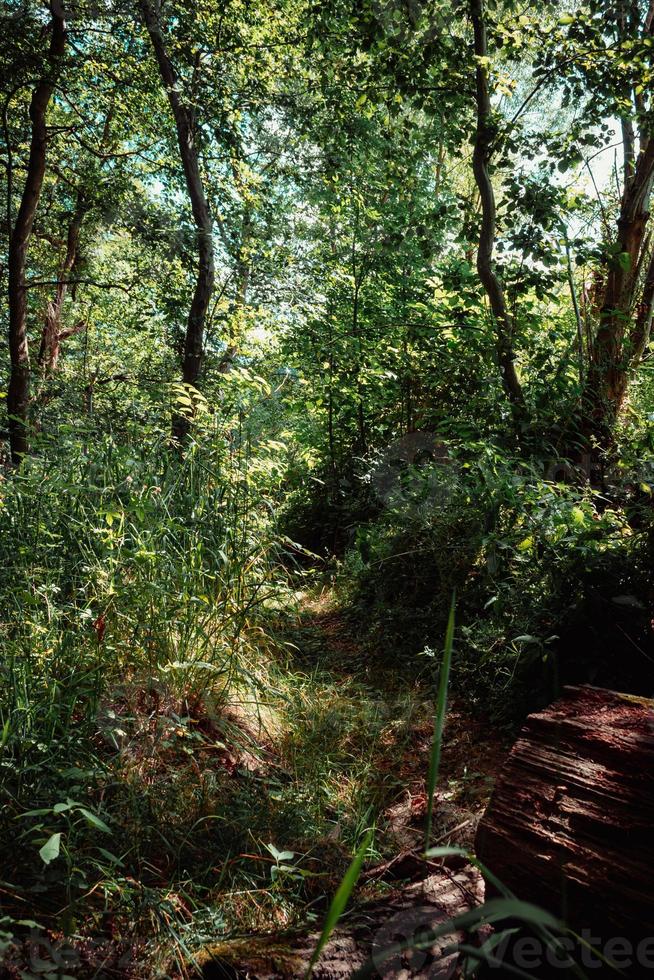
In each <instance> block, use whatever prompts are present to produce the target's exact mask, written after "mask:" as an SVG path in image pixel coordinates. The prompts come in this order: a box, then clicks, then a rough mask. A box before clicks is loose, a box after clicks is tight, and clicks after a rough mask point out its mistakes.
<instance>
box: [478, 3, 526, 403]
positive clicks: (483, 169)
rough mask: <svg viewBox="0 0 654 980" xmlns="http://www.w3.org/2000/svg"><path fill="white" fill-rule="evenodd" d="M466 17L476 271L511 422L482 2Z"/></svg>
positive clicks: (514, 392)
mask: <svg viewBox="0 0 654 980" xmlns="http://www.w3.org/2000/svg"><path fill="white" fill-rule="evenodd" d="M470 16H471V19H472V25H473V28H474V35H475V56H476V59H477V66H476V101H477V131H476V135H475V146H474V152H473V157H472V169H473V172H474V175H475V181H476V183H477V187H478V189H479V197H480V199H481V215H482V218H481V231H480V234H479V247H478V250H477V271H478V273H479V278H480V279H481V283H482V285H483V287H484V289H485V290H486V294H487V296H488V301H489V303H490V308H491V312H492V314H493V319H494V321H495V331H496V343H497V357H498V361H499V366H500V373H501V376H502V385H503V388H504V391H505V394H506V397H507V398H508V400H509V402H510V404H511V409H512V412H513V416H514V419H515V420H516V422H520V421H522V420H524V419H525V417H526V414H527V411H526V405H525V399H524V394H523V391H522V385H521V384H520V379H519V378H518V374H517V372H516V369H515V352H514V350H513V335H514V333H515V324H514V321H513V317H512V315H511V313H510V312H509V308H508V306H507V304H506V298H505V296H504V290H503V288H502V283H501V282H500V280H499V278H498V276H497V273H496V272H495V268H494V263H493V249H494V245H495V220H496V207H495V194H494V192H493V184H492V181H491V178H490V174H489V172H488V164H489V161H490V158H491V154H492V146H493V137H494V135H495V127H494V126H493V121H492V112H491V102H490V93H489V89H488V68H487V61H486V59H487V58H488V39H487V35H486V23H485V20H484V6H483V0H471V2H470Z"/></svg>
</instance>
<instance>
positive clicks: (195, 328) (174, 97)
mask: <svg viewBox="0 0 654 980" xmlns="http://www.w3.org/2000/svg"><path fill="white" fill-rule="evenodd" d="M140 5H141V13H142V15H143V22H144V24H145V27H146V29H147V32H148V35H149V37H150V40H151V42H152V48H153V50H154V53H155V57H156V60H157V64H158V66H159V72H160V75H161V79H162V81H163V84H164V86H165V88H166V94H167V96H168V101H169V103H170V108H171V110H172V113H173V118H174V120H175V127H176V130H177V140H178V144H179V152H180V157H181V160H182V166H183V169H184V176H185V179H186V188H187V191H188V195H189V198H190V201H191V208H192V211H193V218H194V220H195V225H196V230H197V248H198V268H197V278H196V283H195V290H194V293H193V299H192V301H191V307H190V309H189V314H188V321H187V326H186V336H185V339H184V353H183V359H182V380H183V382H184V383H185V384H187V385H192V386H193V387H195V386H197V383H198V381H199V379H200V374H201V370H202V358H203V348H204V328H205V322H206V318H207V311H208V309H209V304H210V302H211V294H212V292H213V286H214V275H215V273H214V247H213V221H212V217H211V213H210V210H209V205H208V203H207V197H206V194H205V190H204V185H203V181H202V175H201V173H200V164H199V158H198V152H197V146H196V136H195V120H194V114H193V111H192V109H191V107H190V106H189V105H188V103H187V102H186V101H185V100H184V98H183V96H182V93H181V89H180V83H179V81H178V78H177V74H176V72H175V69H174V67H173V64H172V61H171V59H170V57H169V55H168V52H167V50H166V44H165V41H164V37H163V33H162V30H161V24H160V22H159V18H158V16H157V13H156V11H155V8H154V6H153V4H152V2H151V0H140ZM189 428H190V421H189V418H188V415H186V414H184V415H182V414H176V415H175V417H174V419H173V435H174V436H175V438H177V439H179V440H183V439H184V438H185V437H186V435H187V434H188V431H189Z"/></svg>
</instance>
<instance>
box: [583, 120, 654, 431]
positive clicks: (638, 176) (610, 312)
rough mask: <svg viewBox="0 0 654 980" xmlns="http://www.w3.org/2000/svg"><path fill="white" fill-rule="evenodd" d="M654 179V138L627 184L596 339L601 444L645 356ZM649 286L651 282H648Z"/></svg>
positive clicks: (595, 412) (595, 416)
mask: <svg viewBox="0 0 654 980" xmlns="http://www.w3.org/2000/svg"><path fill="white" fill-rule="evenodd" d="M653 183H654V139H650V140H649V141H648V143H647V145H646V147H645V149H644V150H641V152H640V154H639V156H638V159H637V161H636V166H635V171H634V174H633V176H632V178H631V180H630V181H629V183H628V184H627V186H626V187H625V190H624V194H623V197H622V204H621V208H620V217H619V219H618V230H617V236H616V241H615V243H614V247H613V254H612V256H611V259H610V265H609V269H608V272H607V277H606V286H605V289H604V299H603V302H602V309H601V311H600V322H599V328H598V331H597V335H596V337H595V340H594V342H593V346H592V352H591V362H590V365H589V370H588V377H587V382H586V392H585V405H586V407H585V415H586V419H587V429H588V433H589V434H590V435H593V436H595V437H596V438H597V439H598V440H599V442H600V444H601V445H603V446H606V445H607V444H609V443H610V440H611V436H612V432H613V428H614V425H615V422H616V420H617V418H618V416H619V413H620V409H621V408H622V404H623V402H624V397H625V395H626V392H627V385H628V381H629V375H630V371H631V369H632V367H633V366H634V365H635V363H636V355H637V359H640V356H642V350H641V349H640V347H641V341H640V338H639V332H640V329H639V324H638V318H637V317H636V318H634V314H635V309H634V307H635V306H636V305H637V304H636V302H635V300H636V296H637V293H638V290H639V289H640V282H639V277H638V272H639V270H640V269H641V266H642V255H641V250H642V249H643V243H644V239H645V228H646V225H647V221H648V219H649V201H650V197H651V193H652V185H653ZM646 288H647V286H646Z"/></svg>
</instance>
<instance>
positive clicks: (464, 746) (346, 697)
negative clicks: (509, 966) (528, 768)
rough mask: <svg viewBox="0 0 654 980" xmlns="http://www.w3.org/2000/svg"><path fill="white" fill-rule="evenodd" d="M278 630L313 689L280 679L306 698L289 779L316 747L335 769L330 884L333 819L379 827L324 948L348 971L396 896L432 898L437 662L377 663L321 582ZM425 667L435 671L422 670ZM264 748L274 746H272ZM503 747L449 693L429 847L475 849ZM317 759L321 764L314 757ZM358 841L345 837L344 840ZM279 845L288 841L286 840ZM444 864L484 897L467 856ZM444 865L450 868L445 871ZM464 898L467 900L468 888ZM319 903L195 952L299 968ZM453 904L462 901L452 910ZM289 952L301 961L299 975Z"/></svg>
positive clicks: (336, 831) (339, 972) (333, 841)
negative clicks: (296, 916)
mask: <svg viewBox="0 0 654 980" xmlns="http://www.w3.org/2000/svg"><path fill="white" fill-rule="evenodd" d="M284 635H285V638H286V642H287V643H288V644H289V649H290V650H291V663H292V670H291V672H290V675H289V676H290V677H291V679H293V678H295V679H296V681H297V680H298V679H299V678H304V683H306V682H307V681H308V683H309V685H310V689H312V690H311V693H310V696H309V697H307V694H309V691H307V690H306V689H305V690H302V691H301V692H298V690H295V692H293V691H292V690H289V694H290V695H291V697H293V696H294V694H295V695H297V694H298V693H300V703H303V704H304V708H305V709H308V714H307V715H306V716H305V717H304V719H303V721H304V725H303V726H302V727H303V728H304V726H306V728H304V730H303V731H302V732H301V733H299V738H300V746H301V747H302V749H303V751H304V752H305V753H307V755H306V756H305V758H304V759H303V760H301V761H300V771H299V772H297V774H296V777H297V779H298V789H299V790H300V789H302V788H303V789H304V790H305V791H306V788H307V780H306V778H305V777H306V773H305V772H304V770H305V768H306V763H307V760H308V759H312V758H313V759H314V761H315V759H316V757H317V758H320V759H322V760H323V763H324V764H325V765H324V769H325V770H326V769H329V768H330V767H331V769H332V771H331V772H330V773H329V777H328V778H327V783H331V784H332V785H331V786H328V787H327V794H326V801H325V802H326V806H325V812H324V813H323V815H322V817H323V820H325V818H326V819H327V822H328V823H331V826H330V827H329V829H328V830H326V833H325V828H324V827H323V834H324V840H323V844H324V845H326V846H323V847H322V848H321V859H322V861H323V862H324V871H323V873H324V874H325V875H326V879H327V880H328V881H330V883H331V884H332V890H333V889H335V887H336V885H337V884H338V876H339V874H342V870H343V865H342V863H340V862H339V861H338V860H336V861H335V862H331V861H330V845H334V848H336V847H338V845H339V842H340V841H341V840H342V838H343V836H344V832H343V829H342V827H341V823H340V820H342V822H343V824H347V825H348V826H349V828H350V830H349V833H350V835H351V832H352V827H353V826H356V829H357V833H358V836H359V837H360V836H361V835H362V833H363V831H364V830H365V829H366V828H367V827H368V826H374V827H375V828H376V838H375V839H376V848H377V855H376V859H374V860H372V861H369V862H368V864H367V866H366V869H365V870H364V873H363V875H362V877H361V880H360V883H359V887H358V889H357V893H356V898H355V901H354V902H353V903H352V904H353V907H354V911H351V912H349V913H348V914H347V915H346V917H345V924H344V925H343V926H342V928H341V929H340V934H339V937H338V940H337V942H336V943H335V944H333V946H334V948H333V949H332V952H331V956H329V955H328V956H327V959H329V960H330V962H329V964H328V965H325V966H324V967H323V972H319V974H318V975H319V976H320V977H323V976H324V977H330V978H331V977H332V976H333V977H340V976H349V972H348V971H347V969H344V963H346V962H347V961H348V958H351V959H352V963H351V965H352V966H354V965H356V963H355V962H354V960H355V959H356V955H357V953H358V951H359V947H361V948H366V947H367V948H370V946H371V944H372V943H374V933H375V931H377V932H379V928H380V922H381V923H383V922H384V920H385V919H387V920H397V919H398V916H401V915H403V914H404V912H401V911H399V910H402V909H404V907H405V906H407V907H408V905H411V906H412V907H415V906H417V905H422V906H424V905H425V903H426V902H429V901H431V900H432V898H433V895H431V894H430V889H431V891H432V892H433V890H434V887H435V885H434V883H435V882H438V879H437V878H435V877H433V872H434V870H435V865H434V863H433V862H428V861H427V862H426V861H424V860H423V859H422V858H421V856H420V855H421V852H422V851H423V850H424V834H425V819H426V813H427V796H426V793H425V780H426V773H427V765H428V759H429V755H430V750H431V744H432V738H433V719H434V713H435V692H436V684H437V676H436V672H435V671H431V672H429V671H426V672H425V671H423V672H422V676H421V677H420V678H416V676H415V673H414V674H413V675H409V673H408V672H407V671H405V670H403V669H402V667H401V665H394V666H391V665H389V657H388V656H385V657H384V658H383V665H380V662H379V659H378V658H376V657H375V656H374V651H371V650H370V649H369V645H368V642H367V641H366V640H365V639H364V637H363V635H362V631H361V629H360V628H359V626H358V624H357V622H356V619H355V618H354V616H353V614H352V613H351V612H350V611H349V610H347V609H344V608H343V607H341V606H340V605H339V602H338V599H337V598H336V596H335V595H334V593H333V592H332V591H330V590H329V589H324V590H322V591H320V592H319V593H317V594H314V595H313V596H309V597H307V598H306V599H305V600H304V601H303V602H302V603H301V606H300V608H299V611H298V614H297V616H296V618H295V619H294V621H293V622H292V623H291V624H290V625H287V626H286V628H285V630H284ZM426 673H431V674H432V676H431V677H427V676H425V675H426ZM291 683H292V681H291ZM300 686H301V687H302V686H303V685H302V684H301V685H300ZM302 713H303V712H302V709H301V710H300V714H302ZM284 741H285V739H284V738H282V745H281V746H279V755H278V757H277V760H276V761H277V762H278V764H280V765H282V766H288V764H289V758H288V751H287V749H288V743H287V744H286V748H285V747H284V744H283V743H284ZM311 742H313V745H311V744H310V743H311ZM271 748H273V752H274V751H275V747H274V746H271ZM508 749H509V743H508V741H507V737H506V735H505V734H504V733H502V732H500V731H497V730H496V729H495V728H494V726H493V725H492V724H491V723H490V721H489V719H488V717H486V716H485V715H484V714H483V713H482V712H479V711H475V710H473V708H472V707H471V706H470V705H469V704H466V703H465V701H464V699H463V698H458V699H457V698H454V699H452V700H451V702H450V705H449V709H448V713H447V720H446V727H445V734H444V744H443V752H442V760H441V769H440V779H439V787H438V790H437V793H436V801H435V809H434V822H433V829H432V836H431V846H438V845H451V846H457V847H461V848H464V849H466V850H467V849H471V850H472V849H474V838H475V833H476V829H477V825H478V823H479V820H480V818H481V816H482V814H483V812H484V809H485V807H486V805H487V803H488V800H489V797H490V793H491V791H492V787H493V783H494V780H495V776H496V774H497V772H498V770H499V768H500V767H501V765H502V763H503V761H504V759H505V758H506V754H507V751H508ZM343 756H345V757H346V758H345V759H344V758H343ZM348 756H349V765H348V759H347V757H348ZM318 768H319V769H321V770H322V769H323V767H321V766H320V765H319V766H318ZM353 790H354V791H355V792H354V794H353V792H352V791H353ZM357 794H358V796H359V799H357V798H356V797H357ZM330 811H331V812H330ZM338 811H340V820H339V817H338V816H337V813H338ZM355 843H356V841H354V842H352V843H350V848H352V847H353V846H354V844H355ZM284 846H285V847H290V846H294V845H293V842H291V843H290V844H289V843H288V842H285V843H284ZM300 846H301V845H300ZM334 853H335V851H334ZM330 864H332V866H331V867H330ZM452 867H453V868H454V869H455V870H456V872H457V875H458V876H462V877H460V880H459V878H457V881H458V884H459V887H461V883H463V886H464V888H465V889H467V891H468V892H469V893H470V891H471V890H472V891H475V889H476V892H477V897H478V898H479V895H480V894H481V895H482V896H483V886H482V885H481V883H480V881H479V880H478V879H477V878H475V876H474V875H475V873H474V872H473V874H472V876H471V875H470V871H471V870H472V869H470V867H469V866H466V867H463V862H461V861H459V862H458V863H457V862H456V861H454V862H453V864H452ZM446 874H448V875H449V876H450V877H451V876H452V872H451V871H449V872H448V871H446ZM430 875H432V877H430ZM466 875H467V876H468V877H467V878H466ZM436 887H438V884H437V886H436ZM480 888H481V892H480V891H479V889H480ZM327 897H328V896H327V895H325V896H324V899H325V900H326V898H327ZM447 900H448V899H447V897H446V901H447ZM470 900H471V901H473V903H474V899H472V898H471V899H470ZM357 906H358V907H359V908H363V909H364V910H365V916H364V918H365V919H366V925H365V926H364V928H363V932H364V933H370V935H363V936H362V929H361V924H360V921H357V916H356V908H357ZM316 909H324V902H323V901H320V900H319V901H318V902H317V903H316V905H315V906H314V907H313V908H312V909H311V910H310V914H309V915H308V917H307V919H306V921H305V922H302V921H301V920H300V921H295V922H294V923H293V926H294V929H291V931H290V932H287V933H284V930H283V929H282V930H277V932H276V934H275V935H270V936H265V935H261V934H259V936H258V938H257V939H256V940H255V939H253V937H252V936H250V937H249V938H248V939H246V940H245V941H244V940H243V939H242V938H238V939H235V940H234V941H232V942H230V941H227V942H223V943H220V944H218V945H217V946H213V947H209V948H208V949H207V950H205V951H204V953H203V955H202V956H201V957H200V958H199V959H200V962H203V963H204V964H205V971H206V972H205V974H204V975H205V976H207V977H210V976H214V975H216V976H218V975H232V974H231V972H230V973H229V974H222V973H220V974H219V973H215V974H214V973H213V972H212V969H211V967H212V964H213V963H215V962H216V961H219V962H221V963H222V964H223V968H225V967H226V966H227V964H229V965H230V966H231V967H232V968H234V970H235V972H234V974H233V976H234V977H237V976H239V975H240V972H239V969H238V968H239V966H240V967H241V968H242V969H243V970H244V972H243V974H242V975H243V976H245V975H248V976H262V977H264V976H265V977H268V976H271V977H272V976H275V977H276V976H295V975H298V976H299V975H301V972H302V970H301V969H300V968H302V969H303V968H306V964H307V960H308V957H309V955H310V953H311V947H312V944H315V941H316V938H317V932H316V918H317V920H318V925H319V924H320V915H319V916H318V917H316V914H315V910H316ZM462 910H463V907H461V908H457V909H455V910H454V911H455V912H457V913H458V912H460V911H462ZM352 914H353V915H354V918H353V920H352V921H353V923H354V924H353V926H352V928H351V930H348V925H347V922H348V921H350V915H352ZM280 925H281V923H280ZM288 925H289V926H290V925H291V922H290V920H289V923H288ZM280 931H281V935H282V937H283V936H284V935H286V937H287V939H286V943H287V947H288V948H289V949H293V947H295V953H296V955H298V954H301V955H300V959H299V960H295V961H293V960H292V958H291V960H290V961H289V962H288V963H287V964H286V965H284V964H283V959H284V958H283V956H282V953H281V952H280V946H279V942H280ZM382 931H383V928H382ZM353 937H356V939H353ZM353 944H354V945H353ZM357 944H358V945H357ZM343 957H345V960H343ZM267 958H269V962H268V968H266V960H267ZM293 962H296V963H297V964H299V965H298V966H297V974H296V972H295V971H294V969H293ZM287 971H288V972H287ZM416 975H417V974H416Z"/></svg>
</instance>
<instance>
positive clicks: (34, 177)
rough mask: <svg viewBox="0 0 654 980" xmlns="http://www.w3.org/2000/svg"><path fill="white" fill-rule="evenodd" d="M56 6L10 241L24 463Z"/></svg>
mask: <svg viewBox="0 0 654 980" xmlns="http://www.w3.org/2000/svg"><path fill="white" fill-rule="evenodd" d="M57 10H58V6H57V5H55V4H53V5H52V7H51V35H50V47H49V51H48V58H47V68H46V72H45V73H44V75H43V77H42V78H41V79H40V81H39V82H38V84H37V86H36V88H35V89H34V92H33V93H32V100H31V102H30V110H29V112H30V120H31V122H32V134H31V140H30V152H29V159H28V163H27V175H26V177H25V184H24V187H23V193H22V197H21V201H20V206H19V208H18V214H17V215H16V221H15V223H14V227H13V230H12V232H11V237H10V240H9V256H8V279H9V297H8V298H9V355H10V359H11V374H10V378H9V392H8V397H7V411H8V414H9V446H10V450H11V458H12V461H13V462H14V463H16V464H18V463H20V461H21V460H22V459H23V457H24V456H25V454H26V453H27V452H28V450H29V439H28V431H27V424H28V413H29V400H30V362H29V346H28V339H27V286H26V282H25V269H26V261H27V247H28V245H29V241H30V238H31V235H32V228H33V226H34V216H35V214H36V209H37V207H38V203H39V198H40V196H41V188H42V186H43V178H44V176H45V164H46V152H47V145H48V131H47V127H46V115H47V111H48V104H49V102H50V99H51V97H52V93H53V91H54V87H55V84H56V81H57V78H58V75H59V72H60V70H61V59H62V57H63V55H64V52H65V49H66V24H65V21H64V19H63V17H62V16H61V15H60V14H59V13H58V12H57Z"/></svg>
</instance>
